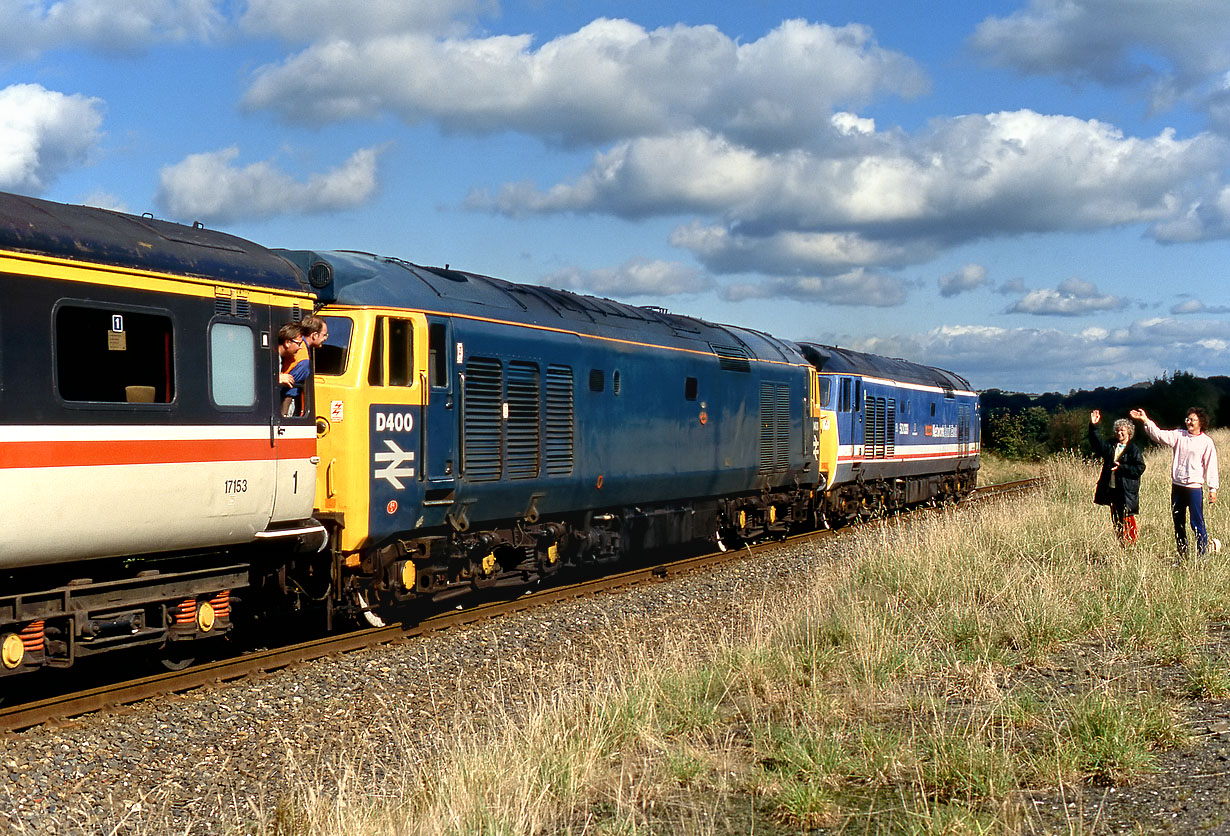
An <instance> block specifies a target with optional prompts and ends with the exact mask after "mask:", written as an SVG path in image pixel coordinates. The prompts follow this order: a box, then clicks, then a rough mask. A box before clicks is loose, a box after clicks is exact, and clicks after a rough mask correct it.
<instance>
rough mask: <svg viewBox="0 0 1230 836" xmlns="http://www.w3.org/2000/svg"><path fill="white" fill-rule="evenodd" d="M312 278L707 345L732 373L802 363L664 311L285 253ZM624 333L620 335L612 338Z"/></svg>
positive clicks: (762, 337) (592, 330)
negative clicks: (753, 365) (758, 365)
mask: <svg viewBox="0 0 1230 836" xmlns="http://www.w3.org/2000/svg"><path fill="white" fill-rule="evenodd" d="M278 252H281V253H282V254H284V255H285V256H286V257H287V258H289V259H290V260H291V261H293V262H295V263H296V264H297V265H298V266H299V267H300V269H302V270H304V271H305V272H306V273H307V275H308V280H309V281H310V282H311V284H312V286H313V287H314V288H315V289H316V291H317V293H318V294H319V298H320V301H321V302H323V303H325V304H328V303H330V302H336V303H339V304H344V305H357V306H373V307H390V308H411V309H415V310H427V311H442V312H447V313H453V314H460V315H466V316H473V317H478V318H484V319H499V320H505V321H510V322H519V323H525V324H529V325H538V326H543V327H548V328H563V329H567V330H571V331H576V332H578V333H582V334H594V335H603V336H608V337H610V336H616V337H618V338H620V339H627V340H643V339H651V340H653V341H655V342H657V343H659V344H663V345H676V346H681V345H688V347H689V348H696V345H695V343H697V342H700V343H706V344H707V346H708V348H709V349H711V350H712V351H713V353H714V354H716V355H718V357H719V358H721V361H722V363H723V364H724V365H733V366H734V367H737V366H739V365H740V364H744V365H745V364H746V363H747V362H748V361H749V360H750V359H764V360H776V361H785V362H790V363H802V362H804V360H803V358H802V357H801V356H799V354H798V349H797V348H795V347H794V346H793V345H792V344H791V343H788V342H785V341H783V340H779V339H777V338H776V337H773V336H771V335H769V334H764V333H761V332H759V331H753V330H750V329H746V328H739V327H736V326H731V325H718V324H715V323H712V322H706V321H705V320H702V319H696V318H694V317H690V316H680V315H677V314H672V313H669V312H667V311H665V310H663V309H662V308H655V307H637V306H635V305H627V304H624V303H622V302H616V301H613V300H611V299H601V298H598V297H596V296H586V295H583V294H580V293H573V292H571V291H567V290H557V289H555V288H550V287H542V286H538V285H526V284H517V283H515V282H510V281H506V280H504V279H496V278H493V277H491V276H484V275H481V274H478V273H468V272H464V271H461V270H454V269H451V268H450V267H448V266H447V265H446V266H444V267H425V266H423V265H420V264H413V263H411V262H408V261H402V260H401V259H396V258H386V257H382V256H376V255H372V254H370V253H360V252H351V251H332V252H312V251H303V250H300V251H288V250H287V251H284V250H279V251H278ZM613 330H615V331H617V333H616V334H612V331H613Z"/></svg>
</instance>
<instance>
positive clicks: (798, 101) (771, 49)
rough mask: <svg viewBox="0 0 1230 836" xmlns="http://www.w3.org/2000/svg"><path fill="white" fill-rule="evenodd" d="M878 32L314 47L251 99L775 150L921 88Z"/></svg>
mask: <svg viewBox="0 0 1230 836" xmlns="http://www.w3.org/2000/svg"><path fill="white" fill-rule="evenodd" d="M925 84H926V82H925V79H924V77H923V75H922V72H921V70H920V69H919V68H918V66H917V65H916V64H915V63H914V62H913V61H911V60H910V59H909V58H907V57H905V56H903V55H901V54H900V53H896V52H892V51H890V50H885V49H882V48H881V47H879V46H878V45H877V44H876V43H875V41H874V39H873V37H872V35H871V32H870V30H869V29H867V28H866V27H863V26H857V25H849V26H841V27H833V26H827V25H824V24H817V23H810V22H807V21H802V20H788V21H785V22H783V23H782V24H781V25H780V26H778V27H777V28H776V29H774V30H773V31H771V32H769V33H768V34H766V35H765V36H764V37H762V38H760V39H758V40H755V41H751V42H748V43H742V42H740V41H738V40H736V39H733V38H731V37H729V36H728V35H726V34H724V33H722V32H721V31H719V30H718V29H717V28H716V27H714V26H707V25H706V26H685V25H682V24H679V25H675V26H670V27H663V28H659V29H654V30H646V29H645V28H643V27H641V26H639V25H637V24H635V23H632V22H630V21H627V20H613V19H608V18H600V19H597V20H594V21H593V22H591V23H589V24H587V25H586V26H584V27H582V28H581V29H579V30H578V31H576V32H573V33H569V34H566V35H561V36H559V37H557V38H554V39H552V40H550V41H548V42H546V43H544V44H542V45H541V46H538V47H537V48H535V46H534V43H533V39H532V38H531V37H530V36H529V35H501V36H493V37H487V38H464V37H446V38H437V37H433V36H430V35H426V34H423V33H419V32H397V31H394V32H393V33H390V34H380V35H373V36H372V37H367V38H356V39H350V40H342V39H326V40H322V41H320V42H318V43H314V44H312V45H311V46H309V47H308V48H306V49H305V50H303V51H302V52H300V53H298V54H296V55H294V56H291V57H290V58H288V59H287V60H285V61H284V62H282V63H280V64H271V65H266V66H264V67H261V68H259V69H258V70H257V71H256V73H255V75H254V77H253V79H252V83H251V85H250V87H249V89H248V91H247V93H246V95H245V97H244V101H245V104H246V105H247V106H248V107H250V108H270V109H274V110H278V111H280V112H281V113H282V114H283V115H284V116H286V117H287V118H291V119H296V120H301V119H302V120H322V119H329V120H332V119H345V118H353V117H358V116H372V115H376V114H379V113H382V112H391V113H394V114H397V115H398V116H400V117H401V118H402V119H403V120H405V121H407V122H409V123H417V122H420V121H423V120H428V119H431V120H435V121H437V122H438V123H439V124H440V125H442V126H443V127H444V128H445V129H446V130H450V131H466V132H475V133H492V132H498V131H505V130H515V131H520V132H524V133H527V134H530V135H534V136H539V137H543V138H545V139H547V140H550V141H556V142H561V143H564V144H567V145H580V144H586V143H604V142H609V141H613V140H617V139H621V138H626V137H631V136H645V135H656V134H662V133H667V132H671V131H678V130H684V129H687V128H690V127H696V126H700V127H706V128H710V129H713V130H717V131H722V132H725V133H728V134H730V135H731V136H735V137H738V138H741V139H742V140H743V141H745V142H747V143H748V144H751V145H767V146H774V147H780V146H782V145H785V144H789V143H792V142H793V143H798V142H806V141H809V138H810V137H813V136H815V135H819V134H824V135H832V134H836V133H837V131H838V130H839V127H840V130H850V129H852V128H859V129H862V128H865V125H864V124H863V123H861V122H851V121H849V120H843V121H842V122H841V125H840V126H839V127H836V126H834V125H833V124H831V122H830V120H831V117H832V116H833V113H834V110H835V109H836V108H837V107H849V106H856V105H858V104H861V103H863V102H866V101H869V100H871V99H872V98H874V97H875V96H877V95H881V94H883V93H886V92H887V93H896V94H899V95H914V94H916V93H918V92H921V91H922V90H923V89H924V87H925Z"/></svg>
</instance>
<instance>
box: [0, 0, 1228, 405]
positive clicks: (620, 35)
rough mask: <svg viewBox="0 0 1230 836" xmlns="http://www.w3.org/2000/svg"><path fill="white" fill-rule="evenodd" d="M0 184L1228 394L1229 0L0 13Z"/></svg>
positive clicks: (242, 2)
mask: <svg viewBox="0 0 1230 836" xmlns="http://www.w3.org/2000/svg"><path fill="white" fill-rule="evenodd" d="M0 56H3V57H2V58H0V189H4V190H7V191H14V192H20V193H23V194H29V195H34V196H37V197H44V198H49V199H52V200H59V201H64V202H69V203H87V204H91V205H97V206H105V207H109V208H116V209H122V210H125V211H129V212H135V213H141V212H151V213H153V214H154V215H156V216H157V217H161V218H167V219H170V220H176V221H180V222H184V223H192V222H194V221H200V222H202V223H204V224H206V225H208V226H211V227H215V228H218V229H223V230H226V231H228V232H232V233H235V234H238V235H242V236H245V237H248V238H252V239H253V240H256V241H258V242H260V243H262V244H266V245H268V246H284V247H296V248H298V247H303V248H313V249H335V248H336V249H362V250H368V251H371V252H376V253H380V254H385V255H392V256H398V257H400V258H405V259H407V260H410V261H414V262H418V263H422V264H442V263H446V262H447V263H450V264H451V265H453V266H454V267H460V268H463V269H468V270H474V271H477V272H483V273H488V274H491V275H495V276H500V277H503V278H508V279H512V280H515V281H523V282H532V283H541V284H549V285H553V286H557V287H567V288H571V289H574V290H578V291H582V292H588V293H594V294H598V295H602V296H608V297H611V298H616V299H620V300H623V301H627V302H631V303H634V304H644V305H659V306H662V307H666V308H668V309H670V310H672V311H675V312H678V313H688V314H693V315H697V316H702V317H705V318H707V319H711V320H716V321H719V322H730V323H735V324H739V325H745V326H749V327H752V328H758V329H761V330H766V331H771V332H773V333H775V334H777V335H779V336H782V337H785V338H790V339H808V340H818V341H822V342H831V343H837V344H841V345H846V346H851V347H854V348H859V349H863V350H870V351H876V352H880V353H885V354H890V355H894V356H901V357H905V358H907V359H913V360H918V361H921V362H925V363H930V364H934V365H940V366H943V367H946V368H950V369H952V370H954V371H957V372H960V373H962V374H965V375H966V376H967V377H969V378H970V380H971V382H972V383H973V384H974V385H975V386H976V387H978V388H992V387H996V388H1001V389H1010V390H1018V391H1035V392H1038V391H1055V390H1057V391H1067V390H1068V389H1070V388H1080V387H1093V386H1099V385H1105V386H1112V385H1130V384H1131V383H1134V382H1137V381H1141V380H1148V379H1150V378H1152V377H1156V376H1158V375H1161V374H1163V373H1165V372H1168V371H1173V370H1175V369H1184V370H1188V371H1192V372H1194V373H1196V374H1228V373H1230V362H1228V361H1230V325H1228V323H1230V293H1228V292H1227V285H1226V283H1225V281H1224V275H1225V272H1226V269H1227V266H1230V3H1227V2H1225V0H1016V1H1015V2H1007V1H1006V0H1005V1H1003V2H1000V0H987V2H982V3H953V4H945V5H944V6H943V9H942V12H941V11H939V7H937V5H936V4H935V3H934V2H932V0H926V2H923V0H893V2H889V0H858V2H845V0H824V2H815V0H812V2H799V1H798V0H749V2H745V3H733V4H727V3H723V4H719V3H713V2H711V0H706V2H691V0H652V2H651V0H609V2H607V3H602V4H598V3H590V2H586V0H361V2H350V0H125V2H123V3H116V2H113V0H60V1H59V2H48V1H47V0H0Z"/></svg>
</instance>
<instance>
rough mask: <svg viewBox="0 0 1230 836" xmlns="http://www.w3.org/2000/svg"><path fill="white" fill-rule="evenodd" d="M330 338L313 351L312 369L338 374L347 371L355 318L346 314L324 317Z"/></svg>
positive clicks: (321, 372) (323, 372)
mask: <svg viewBox="0 0 1230 836" xmlns="http://www.w3.org/2000/svg"><path fill="white" fill-rule="evenodd" d="M323 319H324V321H325V324H326V325H327V326H328V329H327V330H328V332H329V338H328V339H327V340H325V341H324V343H323V344H321V345H319V346H317V347H316V348H315V350H313V352H312V371H314V372H315V373H316V374H323V375H329V376H336V375H339V374H343V373H344V372H345V371H346V364H347V363H348V362H350V338H351V337H352V336H353V335H354V320H352V319H350V318H349V317H345V316H326V317H323Z"/></svg>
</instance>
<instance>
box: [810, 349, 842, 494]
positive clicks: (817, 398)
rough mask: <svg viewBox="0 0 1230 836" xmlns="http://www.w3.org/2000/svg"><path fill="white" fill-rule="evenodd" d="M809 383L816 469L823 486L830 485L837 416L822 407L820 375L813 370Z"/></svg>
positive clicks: (835, 461)
mask: <svg viewBox="0 0 1230 836" xmlns="http://www.w3.org/2000/svg"><path fill="white" fill-rule="evenodd" d="M809 376H810V383H811V419H812V427H813V430H814V432H815V437H816V439H817V443H816V449H815V451H814V452H815V455H816V460H817V467H818V468H819V471H820V474H821V475H822V476H823V477H824V484H825V485H826V486H827V485H832V484H833V479H834V477H835V474H836V472H837V455H838V449H839V447H838V439H837V415H836V413H835V412H833V411H832V410H830V409H825V408H824V406H823V402H824V399H823V398H822V397H821V394H820V375H819V374H818V373H817V372H816V370H815V369H811V370H810V375H809Z"/></svg>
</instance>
